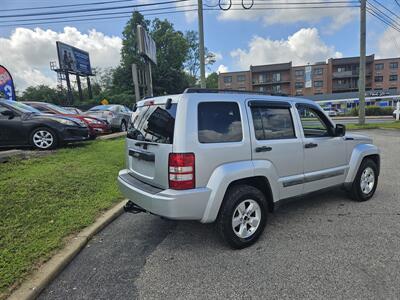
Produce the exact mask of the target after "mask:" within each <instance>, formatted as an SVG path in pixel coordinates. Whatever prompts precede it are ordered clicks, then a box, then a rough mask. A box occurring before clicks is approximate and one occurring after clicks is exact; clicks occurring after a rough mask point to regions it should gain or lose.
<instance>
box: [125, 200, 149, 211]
mask: <svg viewBox="0 0 400 300" xmlns="http://www.w3.org/2000/svg"><path fill="white" fill-rule="evenodd" d="M124 211H125V212H128V213H131V214H138V213H141V212H146V210H145V209H143V208H141V207H140V206H138V205H136V204H135V203H133V202H132V201H131V200H128V202H126V204H125V206H124Z"/></svg>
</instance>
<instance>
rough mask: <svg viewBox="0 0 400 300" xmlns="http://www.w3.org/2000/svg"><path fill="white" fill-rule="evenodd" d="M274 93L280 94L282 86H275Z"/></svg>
mask: <svg viewBox="0 0 400 300" xmlns="http://www.w3.org/2000/svg"><path fill="white" fill-rule="evenodd" d="M272 91H273V92H274V93H280V92H281V86H280V85H274V86H273V87H272Z"/></svg>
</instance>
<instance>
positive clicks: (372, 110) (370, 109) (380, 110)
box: [351, 106, 393, 116]
mask: <svg viewBox="0 0 400 300" xmlns="http://www.w3.org/2000/svg"><path fill="white" fill-rule="evenodd" d="M358 111H359V109H358V107H357V108H355V107H353V109H352V110H351V115H352V116H358ZM392 113H393V108H392V107H380V106H367V107H366V108H365V115H366V116H391V115H392Z"/></svg>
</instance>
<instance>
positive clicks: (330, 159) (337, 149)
mask: <svg viewBox="0 0 400 300" xmlns="http://www.w3.org/2000/svg"><path fill="white" fill-rule="evenodd" d="M298 113H299V117H300V120H301V125H302V129H303V132H302V134H303V148H304V182H305V184H304V192H305V193H308V192H313V191H316V190H320V189H323V188H326V187H330V186H334V185H337V184H341V183H343V182H344V178H345V173H346V169H347V164H346V149H345V142H344V139H343V137H341V136H335V135H334V127H333V124H332V123H331V122H330V120H329V119H328V118H327V117H326V115H325V114H324V113H323V112H322V111H321V110H320V109H319V108H317V107H316V106H315V107H313V106H312V105H298Z"/></svg>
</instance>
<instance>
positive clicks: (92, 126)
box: [24, 101, 111, 139]
mask: <svg viewBox="0 0 400 300" xmlns="http://www.w3.org/2000/svg"><path fill="white" fill-rule="evenodd" d="M24 103H25V104H27V105H29V106H31V107H33V108H36V109H37V110H39V111H41V112H42V113H44V114H55V115H62V116H68V117H74V118H77V119H80V120H82V121H83V122H85V123H86V124H87V126H88V128H89V135H90V138H91V139H95V138H96V136H98V135H100V134H104V133H109V132H111V126H110V125H109V124H108V123H107V121H105V120H101V119H99V118H94V117H90V116H84V115H78V114H74V113H72V112H71V111H68V110H66V109H64V108H62V107H60V106H57V105H55V104H51V103H46V102H34V101H25V102H24Z"/></svg>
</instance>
